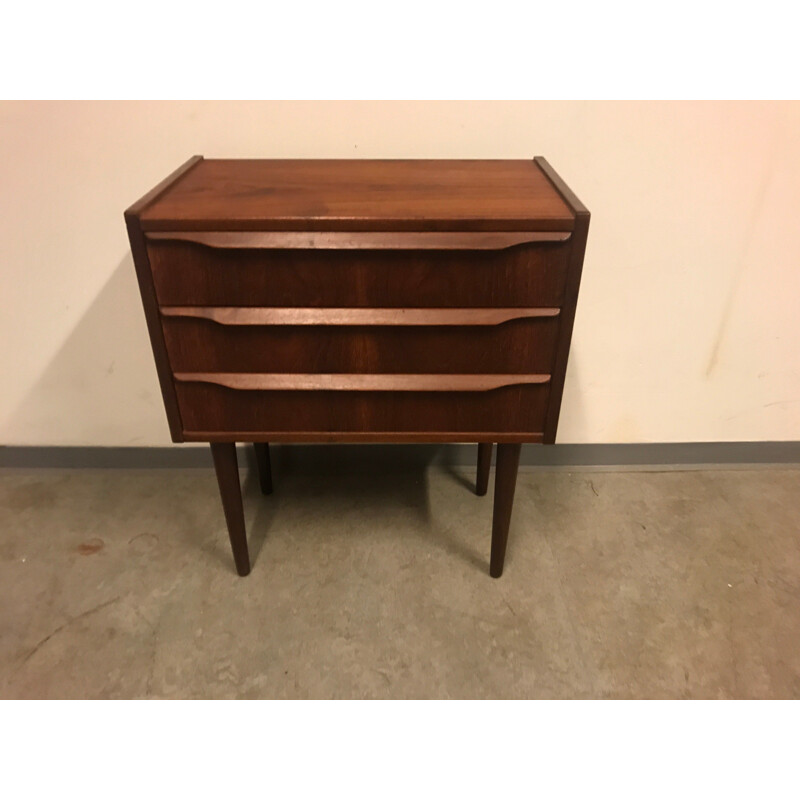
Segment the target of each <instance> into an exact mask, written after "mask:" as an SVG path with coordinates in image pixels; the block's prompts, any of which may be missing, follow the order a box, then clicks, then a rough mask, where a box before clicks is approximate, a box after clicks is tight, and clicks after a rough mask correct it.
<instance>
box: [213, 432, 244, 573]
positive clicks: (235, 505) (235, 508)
mask: <svg viewBox="0 0 800 800" xmlns="http://www.w3.org/2000/svg"><path fill="white" fill-rule="evenodd" d="M211 455H212V456H213V458H214V469H215V470H216V473H217V483H218V484H219V493H220V497H221V498H222V508H223V510H224V512H225V522H226V523H227V525H228V536H229V537H230V540H231V548H232V549H233V560H234V562H235V564H236V571H237V572H238V573H239V574H240V575H242V576H244V575H249V574H250V554H249V553H248V551H247V533H246V531H245V526H244V508H243V506H242V487H241V484H240V483H239V463H238V460H237V458H236V445H235V444H233V443H232V442H212V443H211Z"/></svg>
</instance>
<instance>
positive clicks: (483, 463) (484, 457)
mask: <svg viewBox="0 0 800 800" xmlns="http://www.w3.org/2000/svg"><path fill="white" fill-rule="evenodd" d="M493 447H494V445H493V444H492V443H491V442H481V443H480V444H479V445H478V477H477V479H476V481H475V494H477V495H478V496H479V497H483V495H485V494H486V490H487V489H488V488H489V467H491V466H492V448H493Z"/></svg>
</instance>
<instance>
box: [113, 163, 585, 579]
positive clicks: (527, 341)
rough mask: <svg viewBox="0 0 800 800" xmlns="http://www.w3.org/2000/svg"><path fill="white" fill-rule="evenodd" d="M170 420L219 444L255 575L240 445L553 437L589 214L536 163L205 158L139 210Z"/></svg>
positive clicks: (484, 454) (509, 444) (512, 447)
mask: <svg viewBox="0 0 800 800" xmlns="http://www.w3.org/2000/svg"><path fill="white" fill-rule="evenodd" d="M125 220H126V223H127V227H128V235H129V238H130V244H131V250H132V252H133V258H134V262H135V265H136V273H137V276H138V280H139V288H140V289H141V294H142V301H143V303H144V311H145V316H146V319H147V326H148V329H149V332H150V340H151V342H152V345H153V354H154V355H155V361H156V367H157V369H158V377H159V381H160V384H161V391H162V394H163V396H164V405H165V407H166V411H167V419H168V421H169V427H170V431H171V434H172V439H173V440H174V441H176V442H198V441H199V442H210V443H211V450H212V454H213V458H214V465H215V467H216V473H217V478H218V481H219V488H220V493H221V495H222V504H223V508H224V511H225V517H226V521H227V525H228V532H229V534H230V539H231V545H232V547H233V555H234V560H235V562H236V568H237V571H238V572H239V574H240V575H247V574H248V573H249V571H250V559H249V555H248V550H247V538H246V534H245V525H244V515H243V510H242V497H241V490H240V486H239V472H238V466H237V460H236V449H235V448H236V445H235V443H236V442H254V443H255V447H256V455H257V462H258V465H259V475H260V480H261V487H262V490H263V491H264V492H265V493H268V492H270V491H271V490H272V480H271V474H270V464H269V451H268V443H269V442H476V443H478V477H477V492H478V494H485V493H486V489H487V485H488V479H489V466H490V463H491V458H492V445H493V443H495V442H496V443H498V447H497V464H496V478H495V495H494V518H493V525H492V542H491V564H490V574H491V575H492V576H494V577H499V576H500V575H501V574H502V571H503V562H504V558H505V550H506V541H507V538H508V528H509V522H510V519H511V507H512V503H513V499H514V488H515V484H516V478H517V467H518V464H519V455H520V446H521V444H522V443H523V442H540V443H544V444H550V443H552V442H554V440H555V436H556V428H557V426H558V416H559V409H560V406H561V396H562V391H563V388H564V375H565V371H566V367H567V356H568V353H569V346H570V338H571V335H572V325H573V320H574V317H575V306H576V302H577V298H578V285H579V282H580V276H581V268H582V265H583V255H584V249H585V245H586V236H587V232H588V228H589V212H588V211H587V210H586V208H584V206H583V205H582V204H581V203H580V201H579V200H578V199H577V198H576V197H575V195H574V194H573V193H572V192H571V191H570V190H569V188H568V187H567V186H566V184H565V183H564V182H563V181H562V180H561V179H560V178H559V176H558V175H557V174H556V173H555V171H554V170H553V169H552V167H551V166H550V165H549V164H548V163H547V162H546V161H545V160H544V159H543V158H535V159H533V160H532V161H500V160H498V161H403V160H397V161H368V160H352V161H345V160H343V161H324V160H286V161H279V160H216V159H213V160H211V159H209V160H205V159H203V158H202V157H201V156H196V157H194V158H192V159H190V160H189V161H187V162H186V163H185V164H184V165H183V166H182V167H180V168H179V169H178V170H176V171H175V172H174V173H173V174H172V175H170V176H169V177H168V178H167V179H166V180H164V181H163V182H162V183H160V184H159V185H158V186H156V187H155V188H154V189H153V190H152V191H151V192H149V193H148V194H146V195H145V196H144V197H143V198H142V199H141V200H139V201H138V202H137V203H135V204H134V205H133V206H131V208H129V209H128V210H127V211H126V212H125Z"/></svg>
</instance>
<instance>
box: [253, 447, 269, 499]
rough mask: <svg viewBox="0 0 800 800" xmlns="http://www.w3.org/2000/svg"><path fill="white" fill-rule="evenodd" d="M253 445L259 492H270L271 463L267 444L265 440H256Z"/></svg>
mask: <svg viewBox="0 0 800 800" xmlns="http://www.w3.org/2000/svg"><path fill="white" fill-rule="evenodd" d="M253 447H254V448H255V451H256V464H257V465H258V482H259V484H260V485H261V494H272V465H271V464H270V461H269V445H268V444H267V443H266V442H256V443H255V444H254V445H253Z"/></svg>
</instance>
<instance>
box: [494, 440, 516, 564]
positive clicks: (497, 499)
mask: <svg viewBox="0 0 800 800" xmlns="http://www.w3.org/2000/svg"><path fill="white" fill-rule="evenodd" d="M521 449H522V445H520V444H516V443H513V444H512V443H501V444H498V445H497V463H496V464H495V476H494V514H493V516H492V559H491V561H490V563H489V574H490V575H491V576H492V577H493V578H499V577H500V576H501V575H502V574H503V565H504V564H505V560H506V545H507V544H508V528H509V526H510V524H511V509H512V508H513V506H514V490H515V489H516V487H517V469H518V468H519V454H520V451H521Z"/></svg>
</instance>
